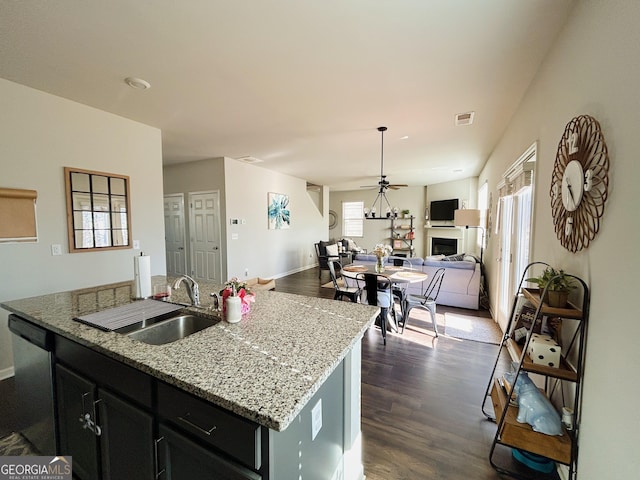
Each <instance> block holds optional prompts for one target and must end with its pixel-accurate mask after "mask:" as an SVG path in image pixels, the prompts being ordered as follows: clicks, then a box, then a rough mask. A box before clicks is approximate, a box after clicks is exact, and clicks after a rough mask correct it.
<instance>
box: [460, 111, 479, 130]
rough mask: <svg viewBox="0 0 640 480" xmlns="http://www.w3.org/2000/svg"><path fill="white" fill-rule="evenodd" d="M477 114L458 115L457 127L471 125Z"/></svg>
mask: <svg viewBox="0 0 640 480" xmlns="http://www.w3.org/2000/svg"><path fill="white" fill-rule="evenodd" d="M475 114H476V112H467V113H458V114H457V115H456V127H460V126H462V125H471V124H472V123H473V117H474V115H475Z"/></svg>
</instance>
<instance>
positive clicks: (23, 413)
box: [9, 314, 56, 455]
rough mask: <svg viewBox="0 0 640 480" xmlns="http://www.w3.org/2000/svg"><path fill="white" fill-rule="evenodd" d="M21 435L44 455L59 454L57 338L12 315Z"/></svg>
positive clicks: (10, 317) (11, 328)
mask: <svg viewBox="0 0 640 480" xmlns="http://www.w3.org/2000/svg"><path fill="white" fill-rule="evenodd" d="M9 330H11V332H12V333H13V335H12V337H13V342H12V343H13V364H14V370H15V385H16V396H17V398H18V401H19V402H20V404H19V405H18V415H19V419H18V420H19V422H18V423H19V426H20V433H22V435H24V436H25V437H26V438H27V439H28V440H29V441H30V442H31V443H32V444H33V445H34V446H35V447H36V448H37V449H38V451H39V452H40V454H41V455H55V454H56V432H55V414H54V407H53V353H52V351H53V334H52V333H51V332H49V331H48V330H45V329H44V328H42V327H39V326H37V325H34V324H33V323H31V322H28V321H27V320H24V319H23V318H20V317H18V316H17V315H13V314H11V315H9Z"/></svg>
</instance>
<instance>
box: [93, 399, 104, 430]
mask: <svg viewBox="0 0 640 480" xmlns="http://www.w3.org/2000/svg"><path fill="white" fill-rule="evenodd" d="M101 401H102V399H100V398H99V399H98V400H96V401H95V402H93V418H94V419H95V420H94V424H93V433H95V434H96V437H99V436H100V435H102V428H100V425H98V415H97V414H96V405H97V404H98V403H100V402H101Z"/></svg>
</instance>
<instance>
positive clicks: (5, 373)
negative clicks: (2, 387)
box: [0, 367, 15, 380]
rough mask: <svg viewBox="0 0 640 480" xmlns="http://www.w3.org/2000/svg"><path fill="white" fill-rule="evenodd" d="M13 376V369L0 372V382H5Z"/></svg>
mask: <svg viewBox="0 0 640 480" xmlns="http://www.w3.org/2000/svg"><path fill="white" fill-rule="evenodd" d="M14 375H15V371H14V370H13V367H9V368H5V369H3V370H0V380H6V379H7V378H11V377H13V376H14Z"/></svg>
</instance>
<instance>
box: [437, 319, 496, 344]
mask: <svg viewBox="0 0 640 480" xmlns="http://www.w3.org/2000/svg"><path fill="white" fill-rule="evenodd" d="M444 324H445V327H444V332H445V335H447V336H449V337H454V338H461V339H463V340H473V341H474V342H481V343H492V344H494V345H499V344H500V341H501V340H502V331H501V330H500V327H499V326H498V324H497V323H496V322H494V321H493V319H492V318H483V317H474V316H467V315H460V314H457V313H449V312H446V313H445V314H444Z"/></svg>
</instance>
